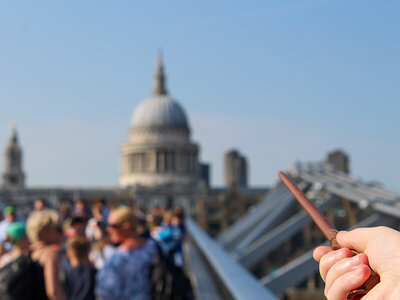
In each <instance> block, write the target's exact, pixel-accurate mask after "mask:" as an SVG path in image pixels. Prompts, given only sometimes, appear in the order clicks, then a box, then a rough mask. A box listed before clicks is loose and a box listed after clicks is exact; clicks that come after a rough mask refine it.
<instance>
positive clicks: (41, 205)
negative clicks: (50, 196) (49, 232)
mask: <svg viewBox="0 0 400 300" xmlns="http://www.w3.org/2000/svg"><path fill="white" fill-rule="evenodd" d="M46 208H47V203H46V201H45V200H44V199H42V198H38V199H36V200H35V204H34V207H33V209H34V210H35V211H41V210H44V209H46Z"/></svg>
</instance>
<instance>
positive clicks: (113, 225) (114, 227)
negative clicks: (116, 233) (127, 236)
mask: <svg viewBox="0 0 400 300" xmlns="http://www.w3.org/2000/svg"><path fill="white" fill-rule="evenodd" d="M108 227H110V228H113V229H119V228H121V224H108Z"/></svg>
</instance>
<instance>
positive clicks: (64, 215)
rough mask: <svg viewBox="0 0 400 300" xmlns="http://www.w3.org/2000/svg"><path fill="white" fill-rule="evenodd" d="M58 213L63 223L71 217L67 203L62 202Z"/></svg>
mask: <svg viewBox="0 0 400 300" xmlns="http://www.w3.org/2000/svg"><path fill="white" fill-rule="evenodd" d="M58 214H59V215H60V220H61V223H64V222H65V221H66V220H67V219H68V218H69V217H70V213H69V207H68V206H67V205H66V204H65V203H61V205H60V208H59V210H58Z"/></svg>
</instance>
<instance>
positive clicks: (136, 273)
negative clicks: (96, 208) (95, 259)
mask: <svg viewBox="0 0 400 300" xmlns="http://www.w3.org/2000/svg"><path fill="white" fill-rule="evenodd" d="M136 224H137V220H136V217H135V216H134V214H133V212H132V209H131V208H128V207H121V208H116V209H113V210H112V211H111V212H110V215H109V218H108V232H109V234H110V239H111V242H112V243H114V244H115V245H118V248H117V249H116V250H115V251H114V253H113V254H112V255H111V257H110V259H109V260H108V261H107V262H106V264H105V266H104V268H103V269H102V270H101V271H99V272H98V274H97V278H96V280H97V285H96V290H95V291H96V296H97V297H98V299H101V300H112V299H130V300H139V299H140V300H150V299H151V290H152V281H151V269H152V266H153V264H154V263H156V261H157V259H158V258H157V257H158V251H157V246H156V243H155V241H153V240H152V239H146V238H144V237H141V236H139V235H138V234H137V233H136Z"/></svg>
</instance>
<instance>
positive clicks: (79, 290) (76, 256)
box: [65, 236, 96, 300]
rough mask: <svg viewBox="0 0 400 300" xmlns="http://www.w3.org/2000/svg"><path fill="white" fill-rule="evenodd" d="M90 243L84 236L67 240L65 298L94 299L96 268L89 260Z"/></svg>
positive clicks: (74, 299)
mask: <svg viewBox="0 0 400 300" xmlns="http://www.w3.org/2000/svg"><path fill="white" fill-rule="evenodd" d="M89 250H90V245H89V243H88V242H87V241H86V239H85V238H84V237H80V236H76V237H72V238H70V239H68V240H67V258H68V259H69V262H70V267H69V268H68V269H67V270H66V271H65V284H66V293H67V299H71V300H72V299H73V300H94V299H95V296H94V287H95V276H96V269H95V268H94V267H93V266H92V265H91V264H90V262H89V258H88V255H89Z"/></svg>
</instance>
